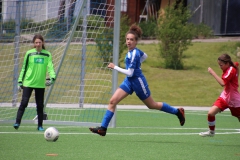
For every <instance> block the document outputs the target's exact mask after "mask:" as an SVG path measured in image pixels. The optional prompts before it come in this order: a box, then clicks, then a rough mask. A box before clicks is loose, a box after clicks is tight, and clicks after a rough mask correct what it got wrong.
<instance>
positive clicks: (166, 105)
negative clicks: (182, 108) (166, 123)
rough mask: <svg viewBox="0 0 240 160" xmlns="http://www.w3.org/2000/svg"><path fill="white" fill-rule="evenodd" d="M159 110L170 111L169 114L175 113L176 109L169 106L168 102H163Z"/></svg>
mask: <svg viewBox="0 0 240 160" xmlns="http://www.w3.org/2000/svg"><path fill="white" fill-rule="evenodd" d="M161 111H164V112H167V113H171V114H177V112H178V109H177V108H174V107H172V106H170V105H169V104H167V103H164V102H163V106H162V109H161Z"/></svg>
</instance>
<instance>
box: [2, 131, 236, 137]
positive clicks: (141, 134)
mask: <svg viewBox="0 0 240 160" xmlns="http://www.w3.org/2000/svg"><path fill="white" fill-rule="evenodd" d="M0 134H42V135H43V132H0ZM198 134H199V133H107V135H115V136H135V135H139V136H149V135H151V136H159V135H172V136H173V135H198ZM215 134H217V135H218V134H219V135H220V134H221V135H223V134H224V135H230V134H240V132H221V133H215ZM59 135H94V134H93V133H90V132H88V133H84V132H81V133H64V132H63V133H60V134H59Z"/></svg>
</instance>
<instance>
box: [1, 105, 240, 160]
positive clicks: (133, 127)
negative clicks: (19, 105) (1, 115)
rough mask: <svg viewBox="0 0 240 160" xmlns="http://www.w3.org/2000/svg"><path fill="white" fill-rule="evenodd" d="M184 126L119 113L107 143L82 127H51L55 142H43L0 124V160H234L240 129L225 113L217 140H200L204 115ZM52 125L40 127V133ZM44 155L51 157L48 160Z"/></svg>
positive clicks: (149, 114)
mask: <svg viewBox="0 0 240 160" xmlns="http://www.w3.org/2000/svg"><path fill="white" fill-rule="evenodd" d="M185 112H186V123H185V125H184V126H183V127H182V126H180V125H179V122H178V119H177V117H176V116H174V115H171V114H166V113H164V112H159V111H154V110H121V109H119V110H118V112H117V115H116V116H117V127H116V128H109V129H108V132H107V135H106V137H101V136H99V135H96V134H92V133H90V131H89V130H88V128H87V127H80V126H63V125H55V126H54V127H56V128H57V129H58V130H59V132H60V136H59V139H58V140H57V141H56V142H47V141H46V140H45V139H44V136H43V132H39V131H37V130H36V124H34V123H33V124H24V123H23V124H22V125H21V126H20V128H19V129H18V130H15V129H14V128H13V127H12V124H6V123H4V124H3V123H1V122H0V137H1V141H0V157H1V159H2V160H27V159H34V160H43V159H44V160H48V159H51V160H52V159H58V160H59V159H60V160H66V159H68V160H75V159H82V160H85V159H98V160H108V159H109V160H135V159H136V160H146V159H148V160H155V159H156V160H159V159H164V160H165V159H166V160H171V159H172V160H178V159H179V160H191V159H194V160H198V159H199V160H203V159H217V160H225V159H231V160H235V159H236V160H237V159H238V160H239V159H240V144H239V136H240V123H239V122H238V120H237V119H236V118H234V117H232V116H231V114H230V112H229V111H225V112H223V113H220V114H218V115H217V116H216V135H215V136H214V137H200V136H199V135H198V133H199V132H202V131H206V130H207V129H208V127H207V120H206V117H207V116H206V115H207V111H185ZM50 126H51V125H44V128H45V129H46V128H47V127H50ZM47 154H56V155H55V156H48V155H47Z"/></svg>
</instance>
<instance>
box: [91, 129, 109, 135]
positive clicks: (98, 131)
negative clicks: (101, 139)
mask: <svg viewBox="0 0 240 160" xmlns="http://www.w3.org/2000/svg"><path fill="white" fill-rule="evenodd" d="M89 130H90V131H91V132H92V133H96V134H99V135H100V136H105V135H106V133H107V129H105V128H103V127H96V128H89Z"/></svg>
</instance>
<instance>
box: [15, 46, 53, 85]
mask: <svg viewBox="0 0 240 160" xmlns="http://www.w3.org/2000/svg"><path fill="white" fill-rule="evenodd" d="M47 72H48V74H49V76H50V78H54V79H56V74H55V71H54V67H53V63H52V55H51V53H50V52H49V51H47V50H44V49H42V50H41V52H37V50H36V48H33V49H31V50H29V51H27V53H26V54H25V57H24V61H23V66H22V70H21V72H20V75H19V78H18V82H22V83H23V86H25V87H32V88H45V81H46V74H47Z"/></svg>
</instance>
